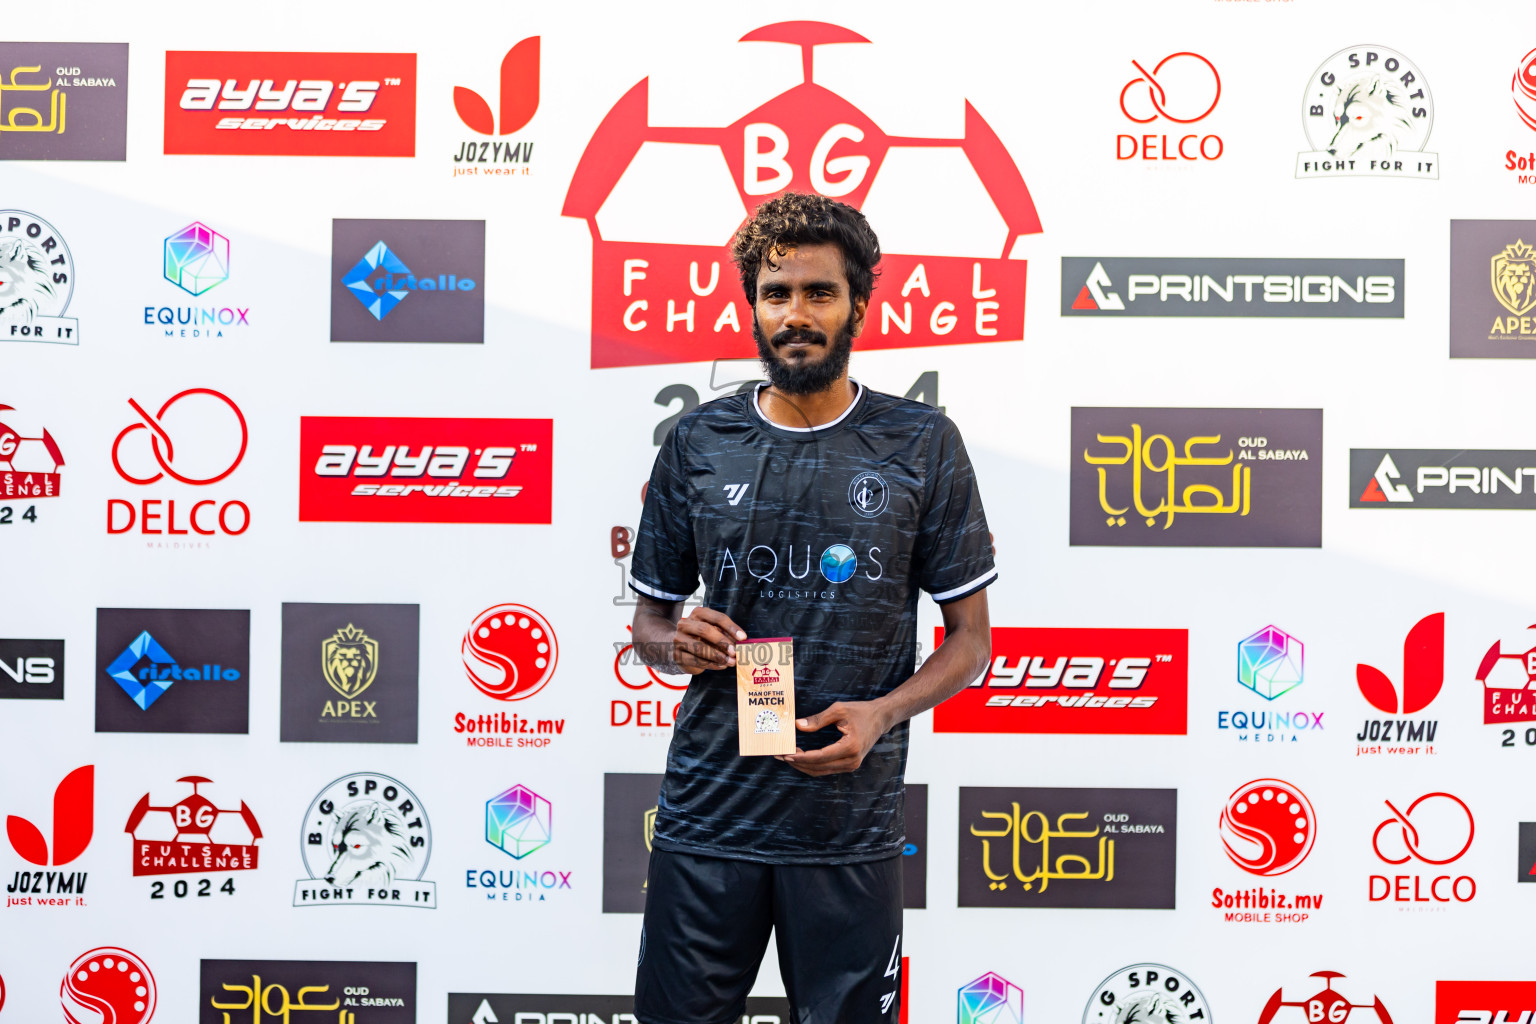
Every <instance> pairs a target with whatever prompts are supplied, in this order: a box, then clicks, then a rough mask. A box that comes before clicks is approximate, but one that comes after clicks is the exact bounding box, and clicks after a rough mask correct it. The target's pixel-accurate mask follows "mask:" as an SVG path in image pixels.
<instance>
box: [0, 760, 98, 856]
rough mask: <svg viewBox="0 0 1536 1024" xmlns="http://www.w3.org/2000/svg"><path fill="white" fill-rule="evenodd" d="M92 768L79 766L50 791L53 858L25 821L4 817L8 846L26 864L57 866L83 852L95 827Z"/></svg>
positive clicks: (13, 816) (94, 780)
mask: <svg viewBox="0 0 1536 1024" xmlns="http://www.w3.org/2000/svg"><path fill="white" fill-rule="evenodd" d="M95 789H96V766H95V765H91V764H88V765H82V766H81V767H79V768H76V769H75V770H74V771H72V772H70V773H69V774H68V775H66V776H64V781H63V782H60V783H59V785H58V788H57V789H55V790H54V791H53V859H52V860H49V857H48V841H47V840H46V839H44V838H43V833H42V832H41V831H40V830H39V829H38V827H37V826H36V825H34V824H32V823H31V822H30V821H28V820H27V819H26V818H22V817H18V816H17V815H14V814H9V815H6V818H5V834H6V836H7V837H8V838H9V839H10V841H11V846H12V848H13V849H15V851H16V852H17V853H18V854H20V855H21V857H22V859H23V860H25V861H27V863H29V864H36V865H38V866H40V867H48V866H49V865H50V864H51V865H52V866H53V867H59V866H60V865H63V864H68V863H69V862H71V861H73V860H74V859H75V858H76V857H78V856H80V855H81V854H82V853H84V852H85V848H86V847H87V846H89V845H90V843H91V834H92V832H93V831H94V828H95V817H96V815H95V809H96V808H95Z"/></svg>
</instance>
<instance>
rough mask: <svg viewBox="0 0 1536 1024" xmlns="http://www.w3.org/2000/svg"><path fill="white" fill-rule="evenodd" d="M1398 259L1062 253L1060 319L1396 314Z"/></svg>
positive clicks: (1399, 307)
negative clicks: (1071, 317) (1120, 256)
mask: <svg viewBox="0 0 1536 1024" xmlns="http://www.w3.org/2000/svg"><path fill="white" fill-rule="evenodd" d="M1403 290H1404V289H1403V261H1402V260H1345V259H1309V260H1298V259H1219V258H1218V259H1182V258H1178V257H1162V256H1154V257H1126V258H1118V257H1112V256H1063V257H1062V259H1061V315H1062V316H1201V317H1204V316H1232V317H1398V318H1400V317H1401V316H1402V315H1403Z"/></svg>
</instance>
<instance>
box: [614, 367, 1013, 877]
mask: <svg viewBox="0 0 1536 1024" xmlns="http://www.w3.org/2000/svg"><path fill="white" fill-rule="evenodd" d="M701 577H702V579H703V581H704V602H705V604H707V605H708V606H709V607H711V608H715V609H718V610H719V611H722V612H724V613H725V614H726V615H728V616H730V617H731V619H732V621H734V622H735V623H736V624H737V625H739V626H740V627H741V628H742V629H744V630H746V632H747V636H748V637H749V638H757V637H784V636H787V637H791V638H793V639H794V643H795V713H796V714H797V715H800V716H802V717H804V716H806V715H811V714H815V713H816V712H819V711H821V710H823V709H825V708H826V707H827V706H828V705H829V704H832V703H834V702H836V701H840V700H843V701H859V700H870V699H873V698H875V697H879V696H882V695H883V694H886V693H889V692H890V691H891V690H893V689H895V688H896V687H897V686H899V685H900V684H901V683H903V682H904V681H906V680H907V679H908V678H909V677H910V676H911V675H912V672H913V666H914V664H915V661H916V643H917V593H918V590H919V589H922V590H926V591H927V592H928V593H929V594H930V595H932V597H933V599H934V600H935V601H939V602H944V601H952V600H957V599H959V598H962V597H965V596H967V595H969V594H973V593H975V592H976V591H978V590H980V589H982V588H983V587H985V586H987V585H988V584H989V583H991V582H992V581H993V580H994V579H995V578H996V577H997V571H996V570H995V569H994V568H993V564H992V543H991V539H990V536H989V534H988V533H987V521H986V516H985V514H984V513H983V512H982V507H981V496H980V494H979V492H978V491H977V487H976V479H975V475H974V473H973V472H972V470H971V463H970V459H969V458H968V457H967V455H966V452H965V445H964V444H963V443H962V442H961V440H960V432H959V431H958V430H957V429H956V428H955V425H954V424H953V423H952V422H950V420H949V419H948V418H947V417H946V416H944V415H943V414H942V413H940V412H939V411H938V410H936V409H933V408H930V407H929V406H926V405H922V404H920V403H918V402H913V401H908V400H907V399H904V398H895V397H893V396H891V395H885V394H880V393H879V392H874V391H870V390H868V389H866V388H864V387H863V386H859V388H858V393H857V395H856V397H855V398H854V400H853V404H852V405H850V406H849V407H848V410H847V411H846V412H845V413H844V414H843V415H842V416H841V417H839V418H838V419H837V420H835V421H834V422H832V423H828V424H824V425H823V426H820V427H815V428H800V429H795V428H789V427H781V426H778V425H777V424H774V423H771V422H769V420H768V419H767V417H765V416H764V415H763V413H762V410H761V409H760V408H759V407H758V404H757V394H756V393H755V392H754V393H750V394H745V395H735V396H732V397H729V398H722V399H718V400H716V401H713V402H709V403H707V404H705V405H703V406H700V407H699V408H698V409H696V410H695V411H693V412H692V413H689V414H688V415H687V416H685V417H683V418H682V419H681V420H679V421H678V423H677V426H676V427H675V428H674V429H673V431H672V434H671V436H670V437H669V438H668V439H667V440H666V441H665V442H664V443H663V444H662V448H661V453H660V454H659V455H658V456H657V457H656V466H655V468H654V469H653V470H652V472H651V482H650V485H649V487H648V488H647V491H646V496H645V510H644V512H643V514H642V515H641V518H640V530H639V535H638V537H637V538H636V540H635V553H634V559H633V561H632V563H631V572H630V584H631V586H633V587H634V589H635V590H637V591H639V592H640V593H642V594H646V595H648V596H650V597H655V598H659V599H661V600H664V601H682V600H684V599H686V598H687V597H688V596H689V595H690V594H692V593H693V592H694V590H695V589H696V588H697V587H698V583H699V580H700V578H701ZM840 736H841V734H840V733H839V732H838V731H837V730H836V729H835V728H830V729H824V730H821V731H820V732H816V733H798V734H797V742H798V744H799V746H800V747H801V748H802V749H805V750H812V749H816V748H819V747H824V746H826V745H828V744H829V743H832V742H834V741H836V740H837V739H838V738H839V737H840ZM906 759H907V724H906V723H905V722H903V723H902V724H900V725H898V726H896V727H895V728H893V729H892V730H891V731H890V732H888V733H886V734H885V735H884V736H882V737H881V738H880V739H879V741H877V742H876V744H875V746H874V748H873V749H872V750H870V752H869V755H868V757H866V758H865V759H864V763H863V764H862V765H861V766H860V767H859V769H858V771H856V772H851V773H847V774H842V775H829V776H825V777H822V778H812V777H810V776H808V775H805V774H802V773H801V772H799V771H797V770H795V769H794V768H793V767H791V766H790V765H788V764H785V763H784V762H782V761H778V760H776V759H774V758H772V757H741V756H739V755H738V753H737V711H736V670H735V669H734V668H731V669H727V670H724V671H709V672H703V673H701V674H699V675H697V676H695V677H693V680H692V682H691V684H690V685H689V687H688V690H687V692H686V693H685V694H684V696H683V702H682V708H681V710H680V711H679V712H678V715H677V722H676V725H675V729H674V732H673V736H672V745H671V748H670V749H669V751H668V753H667V772H666V777H665V779H664V781H663V782H662V790H661V798H660V801H659V803H658V807H657V813H656V830H655V838H654V843H655V845H656V846H657V847H659V848H661V849H664V850H673V851H676V852H681V853H694V854H704V855H713V856H724V857H737V858H743V859H749V860H759V861H766V862H770V863H848V862H853V861H860V860H874V859H877V858H882V857H889V856H893V855H895V854H897V853H899V852H900V850H901V845H902V842H903V823H902V807H901V792H902V790H901V787H902V774H903V772H904V771H905V768H906Z"/></svg>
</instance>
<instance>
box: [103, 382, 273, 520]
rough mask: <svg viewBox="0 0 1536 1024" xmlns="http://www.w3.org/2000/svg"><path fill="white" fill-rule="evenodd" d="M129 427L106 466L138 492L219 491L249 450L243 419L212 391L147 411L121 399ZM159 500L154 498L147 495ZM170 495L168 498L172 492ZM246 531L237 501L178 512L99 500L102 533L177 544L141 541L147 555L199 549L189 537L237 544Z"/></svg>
mask: <svg viewBox="0 0 1536 1024" xmlns="http://www.w3.org/2000/svg"><path fill="white" fill-rule="evenodd" d="M128 405H129V406H130V407H131V408H132V410H133V412H134V414H135V415H134V417H133V418H134V419H135V420H136V422H132V423H129V424H128V425H127V426H126V427H124V428H123V429H122V430H121V431H119V432H118V434H117V437H116V438H115V439H114V440H113V442H112V449H111V454H112V466H113V468H114V469H116V470H117V475H118V476H119V477H121V478H122V479H123V481H125V482H126V483H130V484H134V485H136V486H139V487H150V486H154V485H159V486H161V487H164V486H166V485H168V484H170V483H171V482H172V481H175V482H176V483H180V484H185V485H188V486H193V487H208V486H211V485H213V484H217V483H222V482H223V481H224V480H225V479H226V478H227V477H228V476H229V475H230V474H231V473H233V472H234V471H235V470H236V469H238V468H239V467H240V463H241V461H242V460H243V459H244V458H245V452H246V449H247V448H248V447H249V446H250V439H251V435H250V428H249V427H248V426H247V425H246V422H245V413H243V412H241V411H240V406H238V405H236V404H235V401H234V399H232V398H230V397H229V396H228V395H226V394H224V393H223V392H221V391H215V390H213V389H212V388H188V389H187V390H185V391H178V392H177V393H176V394H174V395H172V396H171V397H169V398H167V399H166V400H165V401H164V402H162V403H161V404H160V406H159V408H158V410H156V411H155V412H153V413H152V412H150V409H151V408H154V407H153V406H152V405H143V404H140V403H139V401H138V400H137V399H135V398H129V399H128ZM155 493H161V492H155ZM172 493H174V492H172ZM250 525H251V509H250V506H249V505H247V504H246V503H245V502H244V501H241V500H239V499H231V498H226V497H224V496H222V495H220V496H219V497H209V498H200V500H194V501H192V502H191V503H190V507H188V502H187V500H186V498H183V499H182V511H181V512H180V513H178V512H177V511H176V499H175V498H173V497H168V498H163V499H162V498H139V499H138V500H137V501H134V500H131V499H128V498H108V499H107V533H109V534H123V533H129V532H131V531H133V530H135V529H137V530H138V532H139V534H140V535H142V536H165V537H184V538H186V539H185V540H179V541H177V540H164V541H148V542H146V543H147V545H148V546H149V547H152V548H155V547H159V548H192V547H207V546H208V545H207V542H205V541H198V540H194V539H193V538H196V537H213V536H226V537H232V536H239V535H240V534H242V533H244V532H245V531H246V530H247V529H249V528H250Z"/></svg>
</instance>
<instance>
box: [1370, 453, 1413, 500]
mask: <svg viewBox="0 0 1536 1024" xmlns="http://www.w3.org/2000/svg"><path fill="white" fill-rule="evenodd" d="M1401 476H1402V474H1401V473H1399V472H1398V471H1397V463H1395V462H1393V461H1392V456H1391V455H1383V456H1382V457H1381V465H1379V466H1377V467H1376V473H1375V475H1373V476H1372V477H1371V482H1370V483H1368V484H1366V485H1365V491H1364V492H1363V493H1361V495H1360V500H1361V501H1393V502H1397V501H1408V502H1411V501H1413V492H1412V491H1410V490H1409V489H1408V485H1407V484H1400V483H1398V482H1397V481H1398V478H1399V477H1401Z"/></svg>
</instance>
